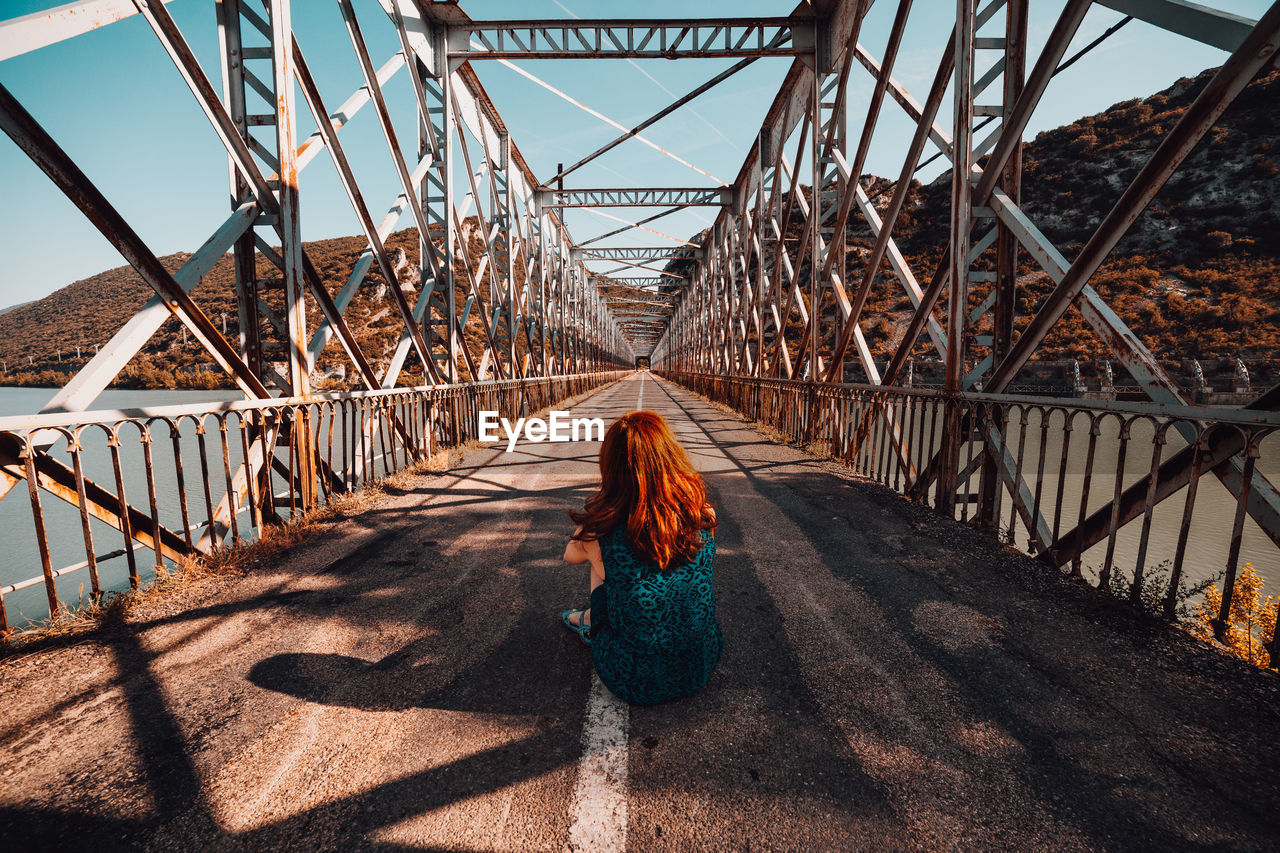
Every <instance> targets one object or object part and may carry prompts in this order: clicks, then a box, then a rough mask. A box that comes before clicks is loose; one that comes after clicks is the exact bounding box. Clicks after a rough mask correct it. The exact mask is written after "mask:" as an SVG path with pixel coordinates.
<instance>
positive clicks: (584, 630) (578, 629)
mask: <svg viewBox="0 0 1280 853" xmlns="http://www.w3.org/2000/svg"><path fill="white" fill-rule="evenodd" d="M575 613H578V614H581V615H579V616H578V624H576V625H575V624H574V623H573V622H570V621H569V617H570V616H572V615H573V614H575ZM589 613H590V610H588V609H585V608H584V609H582V610H566V611H565V612H563V613H561V614H560V620H561V621H562V622H564V625H565V627H566V628H568V629H569V630H570V631H572V632H573V633H575V634H577V635H578V637H579V639H581V640H582V642H584V643H586V644H587V645H591V623H589V622H588V623H586V624H583V622H582V617H583V616H585V615H588V614H589Z"/></svg>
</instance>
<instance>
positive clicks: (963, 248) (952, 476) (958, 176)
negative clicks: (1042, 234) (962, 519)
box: [935, 0, 977, 514]
mask: <svg viewBox="0 0 1280 853" xmlns="http://www.w3.org/2000/svg"><path fill="white" fill-rule="evenodd" d="M976 5H977V4H976V0H957V3H956V16H957V17H956V28H955V43H954V47H953V49H954V51H955V77H954V80H955V82H954V87H955V88H954V92H955V116H954V117H955V125H954V127H955V130H954V134H953V136H952V160H951V162H952V170H951V257H950V265H951V268H950V277H951V285H950V288H949V291H950V292H949V294H948V303H947V363H946V385H945V389H946V393H947V395H948V398H949V399H948V400H947V406H946V415H945V418H944V422H943V429H942V448H941V451H940V456H939V468H938V489H937V496H936V500H935V505H936V506H937V507H938V509H940V510H942V511H943V512H945V513H948V514H950V513H952V512H954V511H955V503H956V488H957V487H958V486H959V483H958V482H957V479H958V474H959V462H960V445H961V443H962V441H963V440H964V439H965V438H967V436H962V435H961V431H962V427H964V428H965V431H966V432H967V424H966V423H964V419H963V418H962V417H961V412H960V405H959V404H958V402H957V400H956V398H955V395H958V394H959V393H960V392H961V391H963V390H964V356H965V331H966V320H967V315H968V310H969V308H968V300H969V266H970V261H969V236H970V234H969V232H970V229H971V228H972V227H973V211H972V205H971V196H972V191H973V185H972V183H971V180H972V179H971V176H970V174H969V170H970V166H971V165H972V162H973V127H972V124H973V48H974V15H975V7H976Z"/></svg>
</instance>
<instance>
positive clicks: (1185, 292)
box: [673, 69, 1280, 381]
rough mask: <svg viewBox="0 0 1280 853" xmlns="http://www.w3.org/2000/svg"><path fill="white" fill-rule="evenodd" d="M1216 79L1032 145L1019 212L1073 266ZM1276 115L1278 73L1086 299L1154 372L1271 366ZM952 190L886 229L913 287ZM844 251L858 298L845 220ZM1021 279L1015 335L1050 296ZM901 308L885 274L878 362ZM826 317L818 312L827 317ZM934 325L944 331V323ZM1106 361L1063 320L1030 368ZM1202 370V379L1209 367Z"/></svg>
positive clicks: (852, 233)
mask: <svg viewBox="0 0 1280 853" xmlns="http://www.w3.org/2000/svg"><path fill="white" fill-rule="evenodd" d="M1214 70H1216V69H1210V70H1208V71H1205V72H1204V73H1202V74H1200V75H1198V76H1197V77H1194V78H1187V79H1183V80H1179V81H1178V82H1177V83H1175V84H1174V85H1173V86H1171V87H1169V88H1168V89H1166V90H1165V91H1163V92H1160V93H1158V94H1155V95H1152V96H1151V97H1149V98H1145V99H1141V100H1132V101H1124V102H1121V103H1119V104H1116V105H1115V106H1113V107H1111V108H1110V109H1108V110H1106V111H1104V112H1102V113H1099V114H1097V115H1094V116H1088V117H1086V118H1082V119H1080V120H1079V121H1076V122H1074V123H1072V124H1070V125H1067V126H1065V127H1060V128H1057V129H1055V130H1051V131H1047V132H1044V133H1041V134H1040V135H1038V136H1037V137H1036V138H1035V139H1034V140H1032V141H1031V142H1029V143H1028V144H1027V145H1026V146H1025V147H1024V178H1023V185H1022V186H1023V192H1022V206H1023V208H1024V209H1025V210H1026V211H1027V213H1028V215H1029V216H1030V217H1031V219H1032V220H1033V221H1034V222H1036V223H1037V224H1038V226H1039V227H1040V228H1041V230H1042V231H1043V232H1044V233H1045V235H1046V236H1047V237H1048V238H1049V239H1050V240H1052V241H1053V243H1054V244H1055V245H1056V246H1057V247H1058V248H1059V249H1060V250H1061V251H1062V252H1063V254H1064V255H1065V256H1066V257H1067V259H1068V260H1071V259H1073V258H1074V257H1075V256H1076V254H1077V253H1078V252H1079V250H1080V248H1081V246H1082V245H1083V244H1084V242H1085V241H1086V240H1088V238H1089V236H1090V235H1091V234H1092V232H1093V230H1094V228H1095V227H1096V226H1097V225H1098V223H1099V222H1100V221H1101V219H1102V217H1103V216H1104V215H1105V214H1106V212H1107V211H1108V210H1110V209H1111V207H1112V206H1113V205H1114V204H1115V202H1116V201H1117V200H1118V199H1119V198H1120V195H1121V194H1122V193H1123V191H1124V189H1125V188H1126V187H1127V186H1128V185H1129V183H1130V181H1131V180H1132V179H1133V178H1134V177H1135V176H1136V175H1137V173H1138V171H1139V170H1140V169H1141V167H1142V165H1143V164H1144V163H1145V162H1146V160H1147V158H1148V157H1149V156H1150V154H1151V153H1152V151H1154V149H1155V147H1156V146H1157V145H1158V144H1159V141H1160V139H1161V138H1163V136H1164V134H1165V133H1167V132H1168V131H1169V129H1170V128H1172V127H1173V125H1174V123H1175V122H1176V121H1177V120H1178V117H1179V116H1180V115H1181V114H1182V112H1183V111H1184V110H1185V109H1186V108H1187V106H1188V105H1189V104H1190V103H1191V101H1192V100H1193V99H1194V98H1195V96H1196V95H1197V94H1198V93H1199V91H1200V90H1201V89H1202V88H1203V87H1204V85H1205V84H1206V83H1207V82H1208V80H1209V79H1210V77H1212V74H1213V72H1214ZM1277 108H1280V71H1272V72H1271V73H1269V74H1268V75H1266V76H1264V77H1260V78H1259V79H1257V80H1255V81H1254V82H1253V83H1252V84H1251V85H1250V86H1249V87H1248V88H1247V89H1246V90H1245V91H1244V93H1242V94H1241V96H1240V97H1239V98H1238V99H1237V100H1236V102H1235V103H1234V104H1232V106H1231V107H1230V109H1228V110H1227V112H1226V113H1225V115H1224V116H1223V118H1222V120H1221V121H1220V122H1219V124H1218V126H1217V127H1215V128H1214V129H1213V130H1212V131H1211V132H1210V134H1209V135H1208V136H1207V137H1206V139H1205V140H1204V141H1203V142H1202V143H1201V144H1200V145H1199V146H1198V147H1197V148H1196V149H1195V150H1194V152H1193V153H1192V154H1191V156H1190V157H1189V158H1188V160H1187V161H1186V163H1185V164H1184V165H1183V167H1182V169H1181V170H1180V171H1179V172H1178V173H1177V174H1176V176H1175V177H1174V178H1173V179H1172V180H1171V181H1170V182H1169V183H1168V184H1167V185H1166V186H1165V187H1164V189H1163V190H1162V191H1161V193H1160V194H1159V195H1158V196H1157V198H1156V199H1155V201H1154V202H1153V204H1152V205H1151V206H1150V207H1149V208H1148V209H1147V211H1146V212H1145V213H1144V214H1143V215H1142V216H1141V217H1140V218H1139V220H1138V221H1137V223H1135V225H1134V226H1133V228H1132V229H1131V230H1130V231H1129V233H1128V235H1127V236H1126V237H1125V238H1124V240H1122V241H1121V243H1120V245H1119V246H1118V247H1117V248H1116V250H1115V251H1114V252H1113V253H1112V255H1111V257H1110V258H1108V260H1107V262H1106V264H1105V265H1104V266H1103V268H1102V269H1101V270H1100V271H1099V272H1098V273H1097V274H1096V275H1095V277H1094V279H1093V282H1092V283H1093V286H1094V287H1095V288H1096V289H1097V290H1098V291H1099V292H1100V293H1101V294H1102V295H1103V296H1104V297H1106V299H1107V301H1108V303H1109V304H1110V305H1111V306H1112V307H1113V308H1115V309H1116V310H1117V311H1118V312H1119V313H1120V315H1121V316H1122V317H1123V318H1124V320H1125V321H1126V322H1127V323H1129V325H1130V326H1131V327H1132V328H1133V329H1134V331H1135V332H1137V333H1138V334H1139V336H1140V337H1141V338H1142V339H1143V341H1144V342H1145V343H1146V344H1147V346H1149V347H1150V348H1151V349H1152V350H1153V352H1155V353H1156V355H1157V356H1158V357H1160V358H1162V359H1166V360H1170V361H1187V362H1188V363H1189V360H1190V359H1193V358H1197V359H1206V360H1214V359H1232V360H1233V359H1234V358H1235V357H1241V358H1244V359H1245V360H1247V361H1251V362H1257V361H1259V360H1261V361H1266V360H1273V359H1277V358H1280V127H1278V126H1277V125H1276V123H1275V115H1276V113H1277ZM863 183H864V186H865V187H866V189H867V192H868V194H869V195H871V196H872V197H873V199H874V203H875V204H876V205H877V207H879V209H880V210H881V212H883V211H884V209H885V207H886V206H887V205H888V202H889V199H890V197H891V195H892V192H891V190H890V189H889V181H887V180H884V179H882V178H870V177H867V178H864V179H863ZM950 187H951V174H950V172H946V173H944V174H943V175H941V176H939V177H938V178H937V179H936V180H934V181H933V182H932V183H930V184H928V185H926V186H921V185H920V184H919V183H913V185H912V187H911V190H910V192H909V193H908V196H907V203H906V206H905V207H904V209H903V211H902V214H901V215H900V217H899V221H898V225H897V227H896V229H895V235H896V237H897V239H898V245H899V247H900V248H901V249H902V250H903V252H904V254H905V256H906V258H907V260H908V263H909V265H910V266H911V268H912V270H913V271H914V272H915V273H916V276H917V278H919V279H920V281H921V284H922V285H923V284H924V283H926V282H927V280H928V278H929V276H930V274H931V273H932V272H933V269H934V267H935V266H936V264H937V260H938V257H939V255H940V254H941V250H942V246H943V245H944V244H945V242H946V239H947V231H948V227H949V226H948V219H949V210H948V203H949V199H950ZM806 191H807V188H806ZM877 194H878V195H877ZM802 227H803V226H802V220H801V219H800V217H799V216H798V215H797V216H795V217H794V218H793V221H792V222H791V223H789V224H788V236H789V237H790V238H791V239H793V240H795V241H797V242H798V240H799V237H800V229H801V228H802ZM846 241H847V245H848V254H847V266H846V281H850V282H851V284H852V285H856V284H857V283H858V282H859V281H860V280H861V278H862V276H863V269H864V268H863V263H864V259H865V257H866V256H867V255H868V254H869V252H870V250H871V247H872V245H873V243H874V240H873V238H872V236H871V233H870V231H869V229H868V228H867V227H866V224H865V223H864V222H863V221H862V220H861V218H859V217H857V216H856V214H855V215H854V216H853V217H851V219H850V225H849V228H848V231H847V235H846ZM992 255H994V252H993V251H989V252H988V253H987V256H986V257H984V258H983V259H980V260H979V261H978V263H977V264H976V266H977V267H978V268H980V269H981V268H987V269H990V268H991V262H990V259H991V256H992ZM673 266H679V265H673ZM806 269H807V267H806ZM1019 272H1020V280H1019V284H1020V292H1019V305H1018V315H1019V316H1018V326H1019V327H1021V326H1023V325H1025V323H1026V322H1027V321H1028V320H1029V319H1030V316H1031V315H1032V314H1033V313H1034V312H1035V310H1036V309H1037V308H1038V307H1039V305H1040V304H1041V303H1042V301H1043V299H1044V297H1045V296H1046V295H1047V294H1048V293H1049V292H1050V290H1051V289H1052V285H1053V283H1052V281H1051V280H1050V279H1049V277H1048V275H1046V274H1045V273H1043V272H1042V271H1041V270H1040V268H1039V266H1038V265H1037V264H1036V262H1035V261H1034V260H1033V259H1032V258H1031V257H1030V256H1029V255H1028V254H1027V253H1026V252H1025V251H1024V252H1022V253H1021V254H1020V258H1019ZM987 287H988V286H985V285H982V286H977V287H975V288H974V292H973V293H972V295H971V303H972V305H974V306H976V305H977V304H978V303H979V302H980V301H981V300H982V298H983V297H984V296H986V292H987V291H986V288H987ZM944 301H945V298H944ZM910 307H911V306H910V303H909V302H908V300H907V297H906V296H905V294H904V293H903V289H902V286H901V284H899V283H898V281H897V280H896V278H895V277H894V275H893V273H892V270H891V269H890V268H889V266H888V264H887V263H885V264H884V265H883V268H882V269H881V270H880V271H879V274H878V276H877V278H876V280H875V283H874V284H873V289H872V292H871V295H870V298H869V301H868V304H867V306H866V308H865V310H864V314H863V318H864V319H863V329H864V331H865V332H866V334H867V338H868V341H869V343H870V344H871V346H872V349H873V351H874V352H875V353H876V354H877V355H878V356H882V357H888V356H889V354H891V353H892V352H893V351H895V350H896V348H897V346H898V343H899V341H900V339H901V335H902V334H903V331H904V327H905V325H906V323H907V321H908V319H909V318H910ZM834 310H835V309H834V306H833V305H832V304H831V303H830V302H829V303H828V304H827V305H826V311H827V312H828V314H831V313H833V312H834ZM937 316H938V319H939V321H940V322H943V323H945V317H944V316H943V315H942V312H941V311H939V312H938V313H937ZM791 325H792V326H793V327H794V328H789V329H788V336H789V337H791V336H794V337H795V339H796V340H797V341H798V340H799V337H800V335H801V334H802V329H801V328H800V324H799V323H798V321H793V323H792V324H791ZM975 331H976V332H977V333H978V334H982V333H984V332H985V331H986V329H984V328H983V327H982V326H979V327H978V328H977V329H976V330H975ZM970 352H971V353H972V354H973V355H974V356H975V357H976V358H981V357H982V356H983V355H984V354H985V351H984V348H982V347H981V346H976V345H975V346H973V347H971V349H970ZM917 353H918V355H920V356H922V357H925V358H928V357H930V356H931V355H934V354H936V353H935V352H934V351H933V350H932V348H931V347H929V346H927V345H925V344H919V345H918V346H917ZM1107 353H1108V350H1107V349H1106V347H1105V345H1104V344H1103V343H1102V342H1101V341H1100V340H1098V339H1097V337H1096V336H1095V335H1094V334H1093V332H1092V330H1091V329H1089V327H1087V326H1086V325H1085V324H1084V322H1083V320H1082V319H1081V318H1080V316H1079V314H1078V313H1076V312H1074V311H1071V312H1068V314H1067V315H1066V317H1064V318H1063V320H1062V321H1061V322H1060V324H1059V325H1058V327H1057V329H1056V330H1055V331H1054V332H1053V333H1052V334H1051V336H1050V338H1049V339H1048V340H1047V341H1046V344H1045V346H1044V347H1043V348H1042V350H1041V352H1040V353H1039V355H1038V358H1040V359H1044V360H1055V359H1066V358H1076V359H1081V360H1084V361H1088V360H1092V359H1101V358H1105V357H1106V356H1107ZM850 363H851V364H852V360H851V362H850ZM1231 363H1234V362H1233V361H1232V362H1231ZM1180 367H1183V368H1185V369H1189V366H1187V365H1180ZM1205 367H1206V369H1209V365H1208V364H1206V365H1205ZM856 372H857V371H855V370H852V369H851V371H850V372H849V373H848V374H847V375H849V376H850V378H853V377H854V376H855V375H856ZM1175 372H1183V370H1175ZM1118 381H1119V380H1118Z"/></svg>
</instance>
